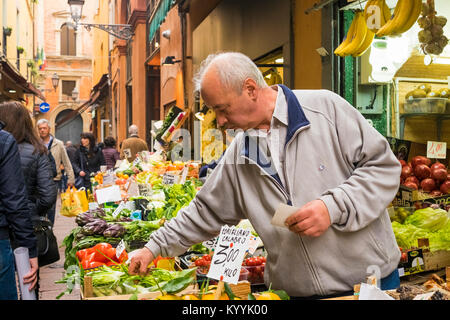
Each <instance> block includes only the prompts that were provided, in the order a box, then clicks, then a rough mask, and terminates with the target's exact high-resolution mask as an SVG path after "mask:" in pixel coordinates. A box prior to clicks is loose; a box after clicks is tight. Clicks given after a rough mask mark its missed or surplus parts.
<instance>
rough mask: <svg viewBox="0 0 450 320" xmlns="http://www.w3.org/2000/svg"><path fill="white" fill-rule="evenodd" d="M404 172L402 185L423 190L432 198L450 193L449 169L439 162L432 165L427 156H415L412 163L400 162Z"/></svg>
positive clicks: (401, 179)
mask: <svg viewBox="0 0 450 320" xmlns="http://www.w3.org/2000/svg"><path fill="white" fill-rule="evenodd" d="M400 163H401V164H402V172H401V175H400V183H401V184H402V185H403V186H405V187H407V188H410V189H413V190H421V191H423V192H426V193H428V194H429V195H430V196H431V197H437V196H442V195H446V194H449V193H450V174H449V172H448V168H447V167H446V166H445V165H444V164H443V163H441V162H439V161H438V160H436V161H435V162H434V163H432V161H431V159H428V158H427V157H425V156H415V157H413V158H412V160H411V162H408V163H407V162H406V161H404V160H400Z"/></svg>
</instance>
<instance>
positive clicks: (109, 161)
mask: <svg viewBox="0 0 450 320" xmlns="http://www.w3.org/2000/svg"><path fill="white" fill-rule="evenodd" d="M104 144H105V147H104V148H103V150H102V151H103V157H104V158H105V162H106V169H107V170H109V169H113V168H114V166H115V165H116V162H117V160H120V153H119V151H117V149H116V139H114V138H113V137H111V136H109V137H106V138H105V142H104Z"/></svg>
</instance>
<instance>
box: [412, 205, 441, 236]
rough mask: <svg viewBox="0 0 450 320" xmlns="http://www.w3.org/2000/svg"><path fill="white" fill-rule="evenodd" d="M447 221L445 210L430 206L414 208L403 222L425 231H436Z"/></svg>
mask: <svg viewBox="0 0 450 320" xmlns="http://www.w3.org/2000/svg"><path fill="white" fill-rule="evenodd" d="M448 222H449V217H448V214H447V211H445V210H442V209H433V208H431V207H428V208H425V209H419V210H416V211H414V213H413V214H412V215H410V216H409V217H407V218H406V220H405V224H411V225H413V226H416V227H418V228H422V229H425V230H427V231H438V230H440V229H442V228H443V227H444V226H446V225H447V223H448Z"/></svg>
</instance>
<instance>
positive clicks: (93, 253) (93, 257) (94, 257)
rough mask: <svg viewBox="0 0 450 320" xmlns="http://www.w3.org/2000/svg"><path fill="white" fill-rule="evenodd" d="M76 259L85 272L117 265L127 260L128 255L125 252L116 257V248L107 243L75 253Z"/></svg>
mask: <svg viewBox="0 0 450 320" xmlns="http://www.w3.org/2000/svg"><path fill="white" fill-rule="evenodd" d="M76 257H77V259H78V261H79V263H80V264H81V266H82V267H83V269H85V270H86V269H92V268H96V267H99V266H103V265H106V266H112V265H119V264H122V263H124V262H126V261H127V260H128V254H127V252H126V251H125V250H124V251H122V253H121V254H120V256H119V257H117V252H116V248H114V247H112V246H111V244H109V243H98V244H96V245H95V246H93V247H92V248H87V249H82V250H80V251H77V253H76Z"/></svg>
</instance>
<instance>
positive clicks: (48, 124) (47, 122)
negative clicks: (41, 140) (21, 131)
mask: <svg viewBox="0 0 450 320" xmlns="http://www.w3.org/2000/svg"><path fill="white" fill-rule="evenodd" d="M44 123H45V124H47V126H48V127H49V128H50V127H51V126H50V121H48V120H47V119H39V120H38V121H37V122H36V127H39V126H40V125H41V124H44Z"/></svg>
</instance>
